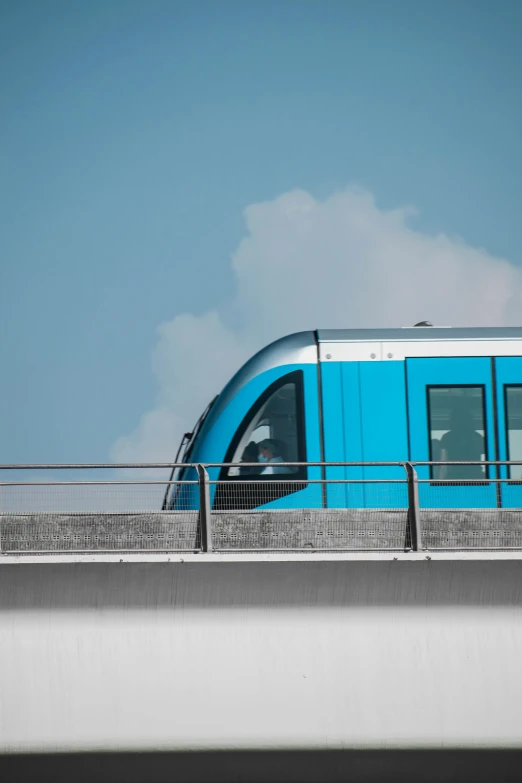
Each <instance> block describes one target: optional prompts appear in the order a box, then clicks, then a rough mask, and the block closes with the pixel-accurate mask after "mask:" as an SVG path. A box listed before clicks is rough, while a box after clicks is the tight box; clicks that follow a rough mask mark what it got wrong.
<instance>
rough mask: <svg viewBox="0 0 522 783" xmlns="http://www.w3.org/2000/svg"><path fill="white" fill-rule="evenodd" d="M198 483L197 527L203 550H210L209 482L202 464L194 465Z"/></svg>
mask: <svg viewBox="0 0 522 783" xmlns="http://www.w3.org/2000/svg"><path fill="white" fill-rule="evenodd" d="M196 470H197V472H198V485H199V527H200V530H201V548H202V550H203V552H212V519H211V516H210V483H209V478H208V473H207V470H206V468H205V466H204V465H196Z"/></svg>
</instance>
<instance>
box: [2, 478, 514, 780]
mask: <svg viewBox="0 0 522 783" xmlns="http://www.w3.org/2000/svg"><path fill="white" fill-rule="evenodd" d="M20 481H21V483H17V484H15V483H13V480H12V481H11V482H5V483H4V485H3V487H4V488H5V489H4V492H3V494H2V498H3V505H2V509H3V511H2V514H1V516H0V524H1V526H2V530H1V532H2V552H3V554H2V555H1V556H0V658H1V661H2V666H1V667H0V699H1V701H0V726H1V731H0V754H1V755H0V774H1V775H2V779H4V780H10V781H11V780H22V779H23V780H33V779H34V780H38V781H42V780H53V781H54V780H71V779H74V780H78V781H84V780H85V781H87V780H89V781H92V780H97V781H109V780H110V781H120V780H121V781H131V782H132V781H167V780H187V781H189V780H190V781H196V780H198V781H207V780H208V781H218V780H219V781H225V780H227V781H228V780H249V781H257V780H267V779H270V780H276V781H277V780H285V781H286V780H295V781H319V780H321V781H334V780H335V781H340V780H357V781H367V780H368V781H369V780H372V781H373V780H379V781H387V780H398V779H399V780H401V781H407V780H412V781H413V780H415V781H419V780H426V781H431V780H433V781H435V780H437V781H440V780H452V781H454V780H466V781H467V780H474V781H482V780H488V781H491V780H492V779H495V780H519V779H520V778H521V776H522V774H521V769H522V768H521V763H522V752H521V749H522V667H521V666H520V661H521V660H522V617H521V607H522V578H521V577H522V549H521V548H520V543H519V538H518V534H517V532H516V531H517V530H518V524H519V520H518V517H517V513H518V512H517V511H516V510H513V509H509V510H508V509H502V508H500V509H499V508H497V509H467V510H463V509H453V510H451V509H449V510H447V509H446V510H444V512H442V511H437V510H435V511H433V510H431V509H422V508H419V507H418V508H417V511H418V512H419V516H418V517H417V519H416V520H415V518H412V516H413V515H412V512H411V502H410V501H411V498H412V497H413V500H414V501H415V495H414V494H413V495H411V494H410V495H408V498H409V499H408V505H407V507H406V508H405V509H398V510H397V509H396V510H395V511H394V512H393V514H392V515H391V516H389V515H390V514H391V511H390V509H382V510H380V511H379V509H375V508H372V509H356V510H355V511H354V510H353V509H315V510H311V509H303V510H301V511H299V510H294V511H291V512H286V513H287V516H286V517H284V518H282V513H283V512H281V511H272V512H268V511H265V510H260V511H251V512H249V515H247V514H246V512H245V513H242V512H240V511H234V512H219V514H220V515H221V516H216V515H215V512H213V511H212V510H211V509H210V508H207V511H208V512H209V517H208V518H207V520H206V524H207V525H208V524H209V522H210V529H208V528H207V529H206V530H204V529H202V520H201V511H200V510H198V511H190V512H187V513H190V514H192V515H193V516H192V517H190V518H186V519H185V521H183V522H181V520H179V523H178V522H176V517H175V516H174V517H173V516H172V515H173V514H174V515H175V514H176V513H178V512H158V511H149V512H147V511H143V510H140V511H132V510H129V509H127V511H124V510H121V509H118V510H117V511H114V510H110V511H99V510H98V511H95V512H94V511H92V510H89V509H88V508H86V506H89V503H88V502H87V501H86V495H85V494H82V495H81V497H78V496H76V500H77V505H78V506H80V510H78V511H73V510H71V508H70V506H71V497H73V495H72V494H71V493H72V492H73V489H72V484H74V481H73V482H69V483H67V482H66V483H64V484H56V483H55V484H52V485H51V484H49V485H48V486H55V487H61V489H60V490H59V491H58V490H56V492H58V494H59V495H60V496H63V495H64V494H66V495H67V493H69V494H68V496H67V500H66V503H65V505H68V506H69V510H67V511H65V510H64V509H63V505H62V506H61V507H60V508H59V510H58V511H56V510H54V511H53V510H52V509H51V508H50V507H51V506H53V507H54V508H55V509H56V507H57V506H59V504H58V503H57V501H56V499H53V500H52V502H51V501H50V500H49V498H50V495H45V493H44V494H42V487H40V488H39V490H38V495H37V496H35V494H34V492H33V490H30V491H29V489H28V487H30V486H34V484H31V483H30V482H28V481H26V482H25V483H24V481H23V480H21V479H20ZM136 481H137V479H136ZM158 481H159V480H158ZM8 486H9V487H15V488H16V489H7V487H8ZM76 486H84V487H86V486H91V485H79V484H76ZM92 486H94V485H92ZM136 486H140V487H141V486H142V485H141V484H140V485H137V484H136ZM149 490H150V487H149V488H148V489H147V492H149ZM54 491H55V490H53V492H54ZM75 491H76V490H75ZM85 491H86V490H85ZM89 491H91V490H89ZM96 491H97V492H98V493H99V490H96ZM83 492H84V490H82V493H83ZM140 492H143V490H140ZM24 493H25V494H26V495H27V494H29V496H30V498H31V499H30V500H27V498H26V499H25V500H24ZM60 493H61V494H60ZM421 495H422V493H421ZM98 497H99V495H98ZM45 498H47V500H46V501H45V502H44V499H45ZM37 502H40V504H41V505H43V506H47V510H46V511H44V512H42V511H41V510H38V509H37V508H36V507H35V506H36V503H37ZM104 502H106V498H104ZM16 504H17V509H16V510H15V509H14V506H15V505H16ZM133 504H134V501H133ZM91 505H94V501H93V503H91ZM120 505H121V504H120ZM134 505H135V506H136V505H137V504H134ZM6 506H7V507H8V508H6ZM392 511H393V510H392ZM227 514H228V516H227ZM266 514H272V516H268V517H267V516H266ZM370 514H371V515H372V516H369V515H370ZM423 514H424V516H423ZM437 514H444V515H445V516H440V517H437ZM452 514H453V516H451V515H452ZM259 515H261V518H260V517H259ZM262 515H265V516H264V517H263V516H262ZM278 515H279V518H278ZM17 519H18V524H19V526H20V527H19V529H18V535H17V531H16V529H15V528H16V524H17ZM437 519H440V520H441V522H442V523H443V524H444V525H445V527H444V531H445V532H444V533H442V532H440V531H441V530H442V528H437V524H438V523H437V521H436V520H437ZM285 520H286V521H285ZM480 520H481V521H480ZM203 521H205V520H203ZM178 524H179V525H185V526H186V527H185V529H186V531H187V533H188V534H189V535H188V537H186V538H185V539H183V546H181V544H179V542H180V541H182V539H181V537H180V536H178V538H173V539H171V540H170V543H171V545H170V546H166V538H165V536H167V535H170V533H168V530H169V529H171V528H173V527H176V526H177V525H178ZM370 524H373V525H374V530H375V532H376V533H378V532H379V530H380V531H381V532H383V535H382V536H379V535H367V533H368V531H369V530H371V528H370V527H369V525H370ZM46 525H47V526H48V528H49V530H48V531H47V532H46V531H43V528H45V526H46ZM379 525H380V526H381V527H379ZM415 525H417V530H416V531H415ZM133 526H134V527H133ZM245 526H246V533H245V532H244V531H245ZM256 526H257V527H258V528H259V527H260V526H261V527H262V528H263V529H264V530H265V536H264V537H263V536H261V534H259V535H258V537H257V538H255V537H254V534H256V535H257V533H256ZM328 526H330V527H328ZM419 527H420V529H419ZM125 529H127V530H129V529H130V530H131V532H130V533H128V534H127V538H124V534H125ZM242 529H243V539H241V540H240V542H239V543H240V546H236V547H235V548H234V546H233V543H234V542H236V544H237V541H238V539H237V536H238V535H239V534H240V533H241V532H242ZM166 530H167V532H165V531H166ZM285 530H286V534H287V535H286V539H285V538H284V536H283V532H285ZM329 530H330V531H334V532H335V531H336V530H342V531H344V532H343V535H342V536H340V537H339V538H337V539H336V538H335V537H334V536H329V535H328V531H329ZM350 530H353V531H354V535H353V536H349V535H348V533H347V531H350ZM42 531H43V532H42ZM412 531H413V532H412ZM430 531H432V532H430ZM433 531H434V532H433ZM477 531H479V532H480V531H481V535H480V536H478V537H477V536H476V535H473V536H471V534H472V533H473V534H474V533H476V532H477ZM495 531H496V537H495V536H494V535H493V533H494V532H495ZM47 533H49V535H48V536H47V537H46V535H47ZM276 533H277V534H278V535H279V538H278V539H277V543H278V546H277V547H276V546H275V544H274V542H275V541H276V538H277V537H276V536H275V534H276ZM362 533H364V534H365V535H362ZM452 533H453V534H452ZM482 533H483V534H484V536H482ZM457 534H458V535H461V536H464V537H466V536H467V537H468V538H467V539H465V540H466V545H464V544H463V540H464V539H462V538H460V539H459V538H458V535H457ZM172 535H174V534H172ZM176 535H177V534H176ZM486 535H488V536H490V538H489V539H488V540H487V545H486V546H484V541H485V536H486ZM74 536H76V538H75V537H74ZM89 536H90V538H89ZM96 536H97V538H96ZM104 536H105V537H104ZM234 536H236V538H234ZM313 536H315V538H314V537H313ZM245 537H246V538H245ZM332 539H333V541H332ZM174 541H175V542H177V543H176V546H173V545H172V543H173V542H174ZM324 541H327V542H328V545H324ZM472 541H473V542H474V545H473V546H471V542H472ZM95 542H97V546H94V543H95ZM147 542H148V544H149V546H148V549H147V547H146V544H147ZM245 542H246V543H247V544H248V546H245ZM281 542H286V544H288V545H289V546H287V548H286V549H284V547H282V546H281ZM321 542H323V545H322V546H321V545H320V543H321ZM361 542H363V543H361ZM310 543H311V544H312V546H310V545H309V544H310ZM350 543H351V547H350ZM434 543H435V545H434ZM254 544H257V546H258V547H259V548H258V549H257V551H245V550H247V549H250V550H252V548H253V546H254ZM86 545H87V546H88V547H89V551H87V549H86ZM91 547H92V548H91Z"/></svg>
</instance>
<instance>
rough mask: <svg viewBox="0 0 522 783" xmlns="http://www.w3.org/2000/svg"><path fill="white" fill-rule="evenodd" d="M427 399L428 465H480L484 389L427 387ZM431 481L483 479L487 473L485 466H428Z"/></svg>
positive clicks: (484, 449) (483, 450)
mask: <svg viewBox="0 0 522 783" xmlns="http://www.w3.org/2000/svg"><path fill="white" fill-rule="evenodd" d="M427 397H428V399H427V404H428V435H429V444H430V461H433V462H437V461H442V462H445V461H448V462H459V461H461V460H470V461H473V462H480V461H484V460H485V459H486V454H487V443H486V429H485V420H486V416H485V389H484V386H428V387H427ZM431 478H432V479H434V480H437V479H453V480H458V481H467V480H469V479H486V478H488V470H487V468H486V466H485V465H484V466H482V465H441V466H438V465H432V466H431Z"/></svg>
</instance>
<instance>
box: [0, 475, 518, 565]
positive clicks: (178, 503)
mask: <svg viewBox="0 0 522 783" xmlns="http://www.w3.org/2000/svg"><path fill="white" fill-rule="evenodd" d="M459 466H460V467H459ZM464 466H467V468H466V469H465V470H464V471H463V470H462V468H463V467H464ZM176 467H178V468H180V470H182V473H181V474H178V477H177V478H174V479H173V478H170V477H171V475H173V468H176ZM266 467H267V466H266V465H263V466H261V465H259V464H258V463H250V464H247V463H242V464H241V465H233V464H223V463H220V464H215V463H213V464H204V465H203V464H190V465H172V464H170V463H146V464H134V463H133V464H118V465H114V464H97V465H89V464H83V465H72V464H67V465H0V478H2V479H6V480H2V481H0V554H2V555H13V554H45V553H60V552H61V553H88V552H89V553H90V552H105V553H108V552H113V553H114V552H118V553H121V552H134V553H138V552H198V553H207V552H213V551H216V552H246V551H343V550H344V551H348V550H353V551H365V550H372V551H413V552H420V551H428V550H444V549H450V550H451V549H474V550H476V549H485V550H491V549H522V472H521V470H520V468H521V467H522V462H488V463H485V462H451V463H442V462H343V463H321V462H315V463H278V464H277V466H275V469H277V470H278V471H282V470H287V471H288V472H287V473H282V472H278V473H277V474H272V475H266V474H263V473H261V474H260V473H259V471H263V470H266ZM456 468H459V470H460V472H459V478H441V475H443V474H445V473H448V472H450V470H449V469H456ZM468 468H469V476H470V477H469V478H467V477H466V471H467V470H468ZM223 469H226V470H223ZM515 470H516V472H518V473H521V478H520V479H517V478H512V476H513V475H514V472H515ZM102 471H104V472H105V477H103V478H100V472H102ZM125 471H131V475H130V478H129V477H124V476H125ZM241 471H243V473H242V474H241V473H240V472H241ZM251 471H257V473H252V472H251ZM238 473H239V474H240V475H238ZM146 475H148V476H151V475H152V477H149V478H145V476H146ZM174 475H175V474H174ZM450 475H451V473H450ZM222 476H225V477H224V478H222ZM472 476H473V477H472ZM42 477H43V478H42ZM166 490H167V502H166V503H165V502H164V497H165V496H166Z"/></svg>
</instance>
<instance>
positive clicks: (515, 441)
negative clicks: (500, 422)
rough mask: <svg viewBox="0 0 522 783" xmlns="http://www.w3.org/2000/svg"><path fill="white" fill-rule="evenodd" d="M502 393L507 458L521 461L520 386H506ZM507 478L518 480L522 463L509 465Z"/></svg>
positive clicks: (521, 406) (521, 403) (521, 421)
mask: <svg viewBox="0 0 522 783" xmlns="http://www.w3.org/2000/svg"><path fill="white" fill-rule="evenodd" d="M504 395H505V396H504V401H505V411H506V441H507V458H508V460H513V461H514V462H518V461H519V460H521V461H522V386H506V387H505V388H504ZM509 478H510V479H517V481H520V479H522V465H513V466H510V468H509Z"/></svg>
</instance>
